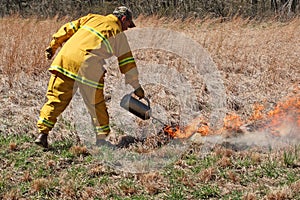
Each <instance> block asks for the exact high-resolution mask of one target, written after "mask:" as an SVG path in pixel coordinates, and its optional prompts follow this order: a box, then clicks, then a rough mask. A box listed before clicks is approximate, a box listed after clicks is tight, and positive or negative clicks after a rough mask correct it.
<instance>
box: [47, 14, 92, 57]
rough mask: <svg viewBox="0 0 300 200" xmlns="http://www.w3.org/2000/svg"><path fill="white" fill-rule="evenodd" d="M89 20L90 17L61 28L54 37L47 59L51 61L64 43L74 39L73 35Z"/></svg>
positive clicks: (48, 49)
mask: <svg viewBox="0 0 300 200" xmlns="http://www.w3.org/2000/svg"><path fill="white" fill-rule="evenodd" d="M88 18H89V15H87V16H84V17H81V18H79V19H77V20H74V21H71V22H68V23H66V24H64V25H63V26H62V27H60V29H59V30H58V31H57V32H56V33H54V34H53V36H52V40H51V42H50V44H49V46H48V48H47V49H46V57H47V58H48V59H51V58H52V56H53V55H54V54H55V52H56V50H57V49H58V48H59V47H61V46H62V45H63V43H64V42H66V41H67V40H68V39H69V38H70V37H72V35H74V33H76V32H77V31H78V29H79V28H80V26H82V25H83V24H84V23H85V22H86V20H87V19H88Z"/></svg>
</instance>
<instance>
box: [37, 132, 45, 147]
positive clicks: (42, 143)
mask: <svg viewBox="0 0 300 200" xmlns="http://www.w3.org/2000/svg"><path fill="white" fill-rule="evenodd" d="M47 137H48V134H45V133H40V134H39V136H38V137H37V139H36V140H35V141H34V143H35V144H37V145H39V146H41V147H44V148H48V140H47Z"/></svg>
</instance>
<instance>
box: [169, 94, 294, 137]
mask: <svg viewBox="0 0 300 200" xmlns="http://www.w3.org/2000/svg"><path fill="white" fill-rule="evenodd" d="M264 110H265V108H264V106H263V105H260V104H256V105H254V109H253V114H252V116H251V117H249V119H247V120H246V121H243V120H242V119H241V117H240V116H239V115H237V114H235V113H231V114H228V115H227V116H226V117H225V118H224V120H223V122H224V123H223V127H222V128H221V129H219V130H212V129H211V128H210V127H209V124H208V123H206V122H205V120H204V119H203V118H196V119H194V120H193V121H192V122H191V123H190V124H189V125H188V126H186V127H183V128H181V127H179V126H166V127H165V128H164V132H165V133H166V134H167V135H169V136H170V137H171V138H189V137H191V136H192V135H193V134H194V133H199V134H201V135H202V136H206V135H212V134H222V133H224V132H241V133H243V132H244V131H243V128H242V127H247V126H250V125H253V124H255V123H257V122H260V123H259V125H256V126H254V128H252V129H254V130H252V131H262V130H263V131H264V132H267V133H271V134H273V135H274V136H282V135H286V134H289V133H290V132H291V131H292V132H296V131H298V132H300V95H296V96H293V97H290V98H288V99H287V100H286V101H283V102H279V103H278V104H277V105H276V106H275V108H274V109H273V110H271V111H269V112H264Z"/></svg>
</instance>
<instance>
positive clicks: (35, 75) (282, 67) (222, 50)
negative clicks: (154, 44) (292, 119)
mask: <svg viewBox="0 0 300 200" xmlns="http://www.w3.org/2000/svg"><path fill="white" fill-rule="evenodd" d="M67 21H68V18H64V19H60V20H58V19H57V18H52V19H47V20H38V19H36V18H30V19H22V18H20V17H18V16H11V17H5V18H2V19H0V29H1V40H0V54H1V55H2V59H1V60H0V74H1V81H2V83H3V84H2V86H1V87H2V88H3V89H1V90H2V92H1V95H3V93H5V92H6V93H7V92H8V88H10V90H11V91H14V90H16V89H18V90H19V91H18V93H17V94H13V96H11V98H12V99H16V103H19V104H20V103H21V104H25V106H32V105H37V106H39V105H40V104H41V103H42V102H35V101H34V100H32V102H30V101H31V99H28V98H27V99H26V103H23V102H22V101H19V100H18V96H19V95H20V92H21V91H26V90H28V87H34V88H35V91H34V94H35V98H36V99H42V98H43V95H44V91H45V89H46V84H47V78H46V77H48V75H49V73H48V72H47V68H48V67H49V65H50V64H51V62H50V61H46V59H45V57H44V50H45V48H46V47H47V46H48V44H49V42H50V40H51V35H52V34H53V33H55V32H56V31H57V30H58V28H59V27H60V26H61V25H63V24H64V23H66V22H67ZM135 21H136V25H137V26H138V27H142V28H143V27H160V28H167V29H172V30H174V31H178V32H182V33H184V34H185V35H187V36H188V37H190V38H191V39H193V40H195V41H196V42H198V43H199V45H202V46H203V47H204V48H205V49H206V50H207V51H208V52H209V53H210V55H211V57H212V58H213V60H214V62H215V63H216V65H217V67H218V69H219V71H220V72H221V75H222V77H223V80H224V84H225V87H226V93H227V104H228V105H227V106H228V108H229V109H230V110H233V111H234V112H238V114H241V115H242V116H245V117H247V118H248V117H249V116H251V115H252V113H253V112H252V111H253V106H254V105H255V103H262V104H265V105H264V106H265V108H267V109H266V112H267V111H268V109H271V108H272V107H273V106H274V105H275V104H276V103H277V102H278V101H280V100H281V99H282V98H284V97H285V96H287V95H292V94H293V93H295V92H296V89H297V87H299V83H300V78H299V77H300V67H299V66H300V59H299V52H300V45H299V44H300V34H299V33H300V19H299V18H294V19H293V20H291V21H288V22H285V23H283V22H278V21H275V20H274V21H265V22H260V23H259V22H257V21H252V20H247V19H242V18H239V17H236V18H233V19H232V20H230V21H225V22H224V21H222V20H219V19H203V20H200V19H197V20H196V19H187V20H185V21H182V20H172V19H168V18H157V17H143V16H140V17H138V18H137V19H136V20H135ZM174 42H176V41H174ZM167 62H168V61H167ZM31 92H32V91H31ZM22 95H23V96H24V95H25V93H23V94H22ZM25 96H26V95H25ZM28 102H30V103H28ZM27 114H28V113H27Z"/></svg>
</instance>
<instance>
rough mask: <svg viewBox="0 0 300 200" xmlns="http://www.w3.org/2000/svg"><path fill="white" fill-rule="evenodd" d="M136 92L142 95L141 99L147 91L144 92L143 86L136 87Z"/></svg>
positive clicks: (137, 94)
mask: <svg viewBox="0 0 300 200" xmlns="http://www.w3.org/2000/svg"><path fill="white" fill-rule="evenodd" d="M134 94H135V95H136V96H138V97H140V99H142V98H144V97H145V92H144V90H143V88H142V86H140V87H138V88H136V89H135V90H134Z"/></svg>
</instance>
